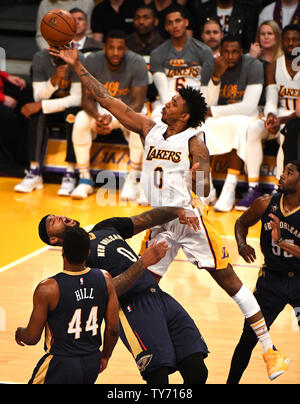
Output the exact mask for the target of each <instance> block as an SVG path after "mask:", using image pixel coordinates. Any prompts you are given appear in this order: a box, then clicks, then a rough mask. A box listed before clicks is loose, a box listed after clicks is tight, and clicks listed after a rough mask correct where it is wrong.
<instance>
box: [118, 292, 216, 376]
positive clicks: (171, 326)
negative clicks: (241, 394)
mask: <svg viewBox="0 0 300 404" xmlns="http://www.w3.org/2000/svg"><path fill="white" fill-rule="evenodd" d="M120 321H121V334H120V337H121V339H122V341H123V343H124V344H125V345H126V347H127V348H128V349H129V350H130V352H131V353H132V355H133V357H134V358H135V360H136V363H137V366H138V368H139V370H140V372H141V373H142V375H143V377H144V372H146V371H147V372H152V371H154V370H156V369H158V368H161V367H168V368H169V372H170V373H173V372H175V371H176V370H177V364H178V363H180V362H181V361H182V360H183V359H185V358H186V357H188V356H189V355H191V354H194V353H196V352H201V353H202V354H203V356H204V357H206V356H207V355H208V353H209V351H208V348H207V345H206V343H205V341H204V340H203V338H202V336H201V334H200V332H199V330H198V328H197V326H196V324H195V323H194V321H193V320H192V318H191V317H190V315H189V314H188V313H187V312H186V311H185V310H184V308H183V307H182V306H181V305H180V304H179V303H178V302H177V301H176V300H175V299H173V298H172V297H171V296H170V295H168V294H167V293H165V292H163V291H162V290H161V289H160V288H159V287H156V288H151V289H150V290H149V291H147V292H145V293H144V294H139V295H136V296H134V297H132V298H131V299H128V300H126V303H124V302H122V304H121V309H120Z"/></svg>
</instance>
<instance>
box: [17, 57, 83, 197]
mask: <svg viewBox="0 0 300 404" xmlns="http://www.w3.org/2000/svg"><path fill="white" fill-rule="evenodd" d="M82 58H83V56H82ZM32 86H33V97H34V102H30V103H27V104H25V105H24V106H23V107H22V109H21V112H22V114H23V115H24V116H25V117H26V118H28V153H29V155H28V158H29V161H30V167H29V171H28V172H27V173H26V175H25V177H24V179H23V180H22V182H21V183H19V184H17V185H16V186H15V191H17V192H24V193H28V192H32V191H34V190H36V189H41V188H43V178H42V173H41V167H40V163H41V159H42V146H43V139H44V133H45V128H46V126H47V125H49V124H51V123H52V125H53V123H54V124H57V123H60V124H63V125H64V126H65V132H66V138H67V153H66V162H67V170H66V172H65V174H64V177H63V180H62V185H61V188H60V189H59V191H58V194H59V195H69V193H70V192H72V190H73V189H74V185H75V162H76V159H75V154H74V150H73V145H72V126H73V122H74V114H76V113H77V112H78V111H79V109H80V105H81V84H80V80H79V77H78V76H77V75H76V74H75V73H74V71H73V70H72V69H71V68H70V67H69V66H68V65H66V64H62V63H61V61H60V60H58V58H56V60H55V58H52V57H51V56H50V55H49V52H48V51H46V50H41V51H39V52H37V53H36V54H35V55H34V57H33V61H32Z"/></svg>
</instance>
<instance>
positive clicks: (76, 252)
mask: <svg viewBox="0 0 300 404" xmlns="http://www.w3.org/2000/svg"><path fill="white" fill-rule="evenodd" d="M89 250H90V238H89V235H88V233H87V232H86V231H85V230H84V229H83V228H82V227H67V228H66V230H65V232H64V241H63V251H64V255H65V257H66V258H67V260H68V262H69V263H70V264H82V263H85V261H86V259H87V257H88V255H89Z"/></svg>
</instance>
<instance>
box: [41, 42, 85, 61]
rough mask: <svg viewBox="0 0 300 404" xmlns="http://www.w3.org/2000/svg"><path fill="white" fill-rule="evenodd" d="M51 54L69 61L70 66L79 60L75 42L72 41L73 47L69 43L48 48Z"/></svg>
mask: <svg viewBox="0 0 300 404" xmlns="http://www.w3.org/2000/svg"><path fill="white" fill-rule="evenodd" d="M47 50H48V51H49V53H50V55H52V56H54V57H58V58H61V59H62V60H63V61H64V62H66V63H68V64H69V65H70V66H74V64H75V63H76V62H77V61H78V60H79V54H78V50H77V48H76V46H75V45H74V43H73V42H72V43H71V48H70V47H69V46H68V45H65V46H63V47H54V46H52V47H51V48H47Z"/></svg>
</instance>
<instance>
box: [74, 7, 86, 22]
mask: <svg viewBox="0 0 300 404" xmlns="http://www.w3.org/2000/svg"><path fill="white" fill-rule="evenodd" d="M69 12H70V13H71V14H73V13H81V14H83V15H84V17H85V21H87V19H88V15H87V13H86V12H85V11H83V10H81V8H78V7H74V8H71V10H70V11H69Z"/></svg>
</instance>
